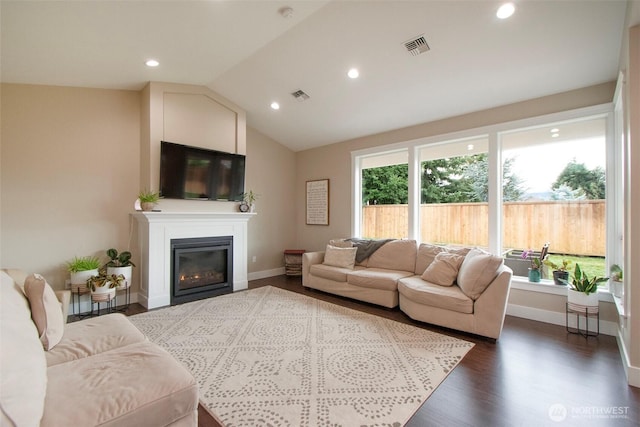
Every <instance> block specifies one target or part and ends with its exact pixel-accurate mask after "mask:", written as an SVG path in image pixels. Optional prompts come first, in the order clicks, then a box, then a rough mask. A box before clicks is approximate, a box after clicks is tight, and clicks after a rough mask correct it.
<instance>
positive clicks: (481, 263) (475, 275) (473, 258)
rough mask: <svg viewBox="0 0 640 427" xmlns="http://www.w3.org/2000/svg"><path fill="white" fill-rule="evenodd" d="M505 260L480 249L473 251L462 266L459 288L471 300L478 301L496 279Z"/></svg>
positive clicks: (459, 274) (459, 275)
mask: <svg viewBox="0 0 640 427" xmlns="http://www.w3.org/2000/svg"><path fill="white" fill-rule="evenodd" d="M503 262H504V259H503V258H502V257H499V256H495V255H492V254H490V253H487V252H485V251H483V250H480V249H471V250H470V251H469V253H468V254H467V256H466V257H465V259H464V262H463V263H462V265H461V266H460V272H459V273H458V286H460V289H462V292H464V294H465V295H466V296H468V297H469V298H471V299H473V300H476V299H478V297H479V296H480V295H481V294H482V293H483V292H484V290H485V289H487V286H489V284H490V283H491V282H492V281H493V279H495V277H496V275H497V274H498V269H499V268H500V267H501V266H502V263H503Z"/></svg>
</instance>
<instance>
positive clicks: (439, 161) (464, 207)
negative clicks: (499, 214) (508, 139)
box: [419, 136, 489, 247]
mask: <svg viewBox="0 0 640 427" xmlns="http://www.w3.org/2000/svg"><path fill="white" fill-rule="evenodd" d="M488 149H489V143H488V140H487V138H486V137H484V136H483V137H475V138H467V139H462V140H455V141H448V142H443V143H440V144H432V145H428V146H424V147H420V148H419V153H420V154H419V158H420V159H419V160H420V213H419V220H420V241H422V242H429V243H435V244H440V245H452V246H482V247H487V246H488V244H489V229H488V225H489V222H488V214H489V213H488V204H487V200H488V188H489V187H488V185H489V181H488V175H487V173H488V157H487V152H488Z"/></svg>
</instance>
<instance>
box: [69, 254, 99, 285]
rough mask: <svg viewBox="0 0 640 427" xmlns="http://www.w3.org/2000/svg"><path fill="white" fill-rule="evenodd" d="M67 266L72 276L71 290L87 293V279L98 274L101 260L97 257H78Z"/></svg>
mask: <svg viewBox="0 0 640 427" xmlns="http://www.w3.org/2000/svg"><path fill="white" fill-rule="evenodd" d="M66 265H67V271H68V272H69V273H70V275H71V290H72V291H74V292H76V291H85V290H86V283H87V279H89V278H90V277H91V276H95V275H97V274H98V269H99V268H100V260H99V259H98V257H95V256H84V257H77V256H76V257H73V259H72V260H71V261H67V263H66Z"/></svg>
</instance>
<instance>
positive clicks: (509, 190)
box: [463, 154, 525, 202]
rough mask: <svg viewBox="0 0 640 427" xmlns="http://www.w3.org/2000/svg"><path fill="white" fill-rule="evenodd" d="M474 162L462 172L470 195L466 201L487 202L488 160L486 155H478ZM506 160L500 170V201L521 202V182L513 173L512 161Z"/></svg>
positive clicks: (511, 159) (522, 189)
mask: <svg viewBox="0 0 640 427" xmlns="http://www.w3.org/2000/svg"><path fill="white" fill-rule="evenodd" d="M472 157H474V158H475V159H474V161H473V162H471V163H469V164H468V165H467V167H466V168H465V170H464V172H463V173H464V177H465V179H467V180H468V182H469V186H470V188H471V193H470V194H469V198H468V200H467V201H470V202H487V201H488V200H489V159H488V157H487V155H486V154H478V155H476V156H472ZM514 160H515V158H508V159H506V160H505V161H504V165H503V168H502V200H503V201H505V202H514V201H517V200H522V196H523V195H524V191H525V190H524V188H523V181H522V178H520V177H519V176H518V175H517V174H516V173H515V172H513V161H514Z"/></svg>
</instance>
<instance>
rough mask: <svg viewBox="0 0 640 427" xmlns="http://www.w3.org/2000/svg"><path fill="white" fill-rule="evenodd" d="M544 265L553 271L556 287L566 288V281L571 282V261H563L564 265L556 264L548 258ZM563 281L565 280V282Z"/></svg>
mask: <svg viewBox="0 0 640 427" xmlns="http://www.w3.org/2000/svg"><path fill="white" fill-rule="evenodd" d="M542 263H543V264H544V265H546V266H548V267H550V268H551V269H553V282H554V283H555V284H556V285H559V286H564V284H565V283H566V281H567V280H569V265H570V264H571V260H569V259H563V260H562V264H556V263H555V262H553V261H551V260H550V259H549V257H547V258H545V259H544V260H543V261H542ZM562 280H564V282H563V281H562Z"/></svg>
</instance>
